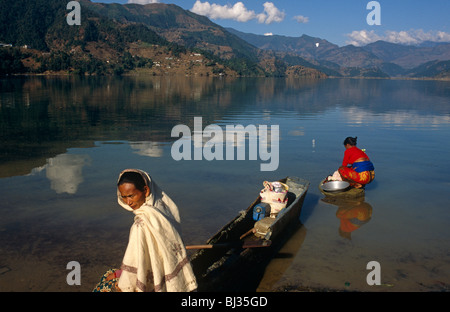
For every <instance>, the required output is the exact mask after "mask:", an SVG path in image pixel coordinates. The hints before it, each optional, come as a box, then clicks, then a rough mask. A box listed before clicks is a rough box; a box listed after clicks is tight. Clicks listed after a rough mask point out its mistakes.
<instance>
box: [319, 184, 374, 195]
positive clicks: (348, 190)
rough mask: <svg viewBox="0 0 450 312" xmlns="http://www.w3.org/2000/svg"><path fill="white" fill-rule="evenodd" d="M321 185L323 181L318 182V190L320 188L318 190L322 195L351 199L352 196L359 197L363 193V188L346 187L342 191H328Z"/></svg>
mask: <svg viewBox="0 0 450 312" xmlns="http://www.w3.org/2000/svg"><path fill="white" fill-rule="evenodd" d="M323 185H324V183H323V181H322V182H320V184H319V190H320V192H321V193H322V194H323V195H325V196H327V197H336V198H344V199H345V198H348V199H352V198H360V197H363V196H364V195H365V191H364V188H354V187H350V188H346V189H344V190H342V191H334V192H328V191H326V190H324V188H323Z"/></svg>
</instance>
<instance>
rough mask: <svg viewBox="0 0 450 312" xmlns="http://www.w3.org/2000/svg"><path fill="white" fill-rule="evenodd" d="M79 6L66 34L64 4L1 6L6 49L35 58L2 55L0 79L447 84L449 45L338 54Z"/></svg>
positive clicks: (21, 1)
mask: <svg viewBox="0 0 450 312" xmlns="http://www.w3.org/2000/svg"><path fill="white" fill-rule="evenodd" d="M79 2H80V4H81V8H82V9H81V12H82V14H81V26H69V25H68V24H67V22H66V15H67V13H68V12H69V11H68V10H67V9H66V5H67V1H66V0H46V1H44V0H36V1H26V0H1V1H0V43H3V44H11V45H13V46H14V47H17V46H25V45H26V46H28V47H31V49H27V50H24V49H19V50H18V49H15V50H12V49H11V48H9V49H7V48H2V49H0V58H1V59H2V60H3V61H2V65H1V67H0V74H1V73H2V72H3V73H17V72H48V71H56V72H57V71H58V70H59V71H61V70H62V71H69V72H79V73H87V74H110V73H119V74H121V73H124V72H133V71H144V72H147V73H152V74H154V75H163V74H185V75H235V76H302V77H316V78H317V77H327V76H328V77H330V76H332V77H333V76H334V77H383V78H387V77H414V78H449V77H450V43H441V44H438V43H427V44H426V45H423V46H404V45H400V44H393V43H388V42H384V41H378V42H375V43H372V44H369V45H366V46H363V47H355V46H353V45H347V46H343V47H339V46H337V45H335V44H333V43H331V42H329V41H327V40H325V39H321V38H314V37H310V36H307V35H303V36H301V37H286V36H278V35H274V36H262V35H255V34H248V33H243V32H240V31H237V30H235V29H231V28H224V27H221V26H220V25H217V24H215V23H214V22H212V21H211V20H209V19H208V18H207V17H205V16H201V15H197V14H195V13H193V12H190V11H188V10H184V9H182V8H181V7H179V6H176V5H174V4H163V3H155V4H147V5H138V4H124V5H121V4H115V3H112V4H105V3H94V2H91V1H89V0H80V1H79ZM5 49H6V50H5ZM18 60H20V62H18Z"/></svg>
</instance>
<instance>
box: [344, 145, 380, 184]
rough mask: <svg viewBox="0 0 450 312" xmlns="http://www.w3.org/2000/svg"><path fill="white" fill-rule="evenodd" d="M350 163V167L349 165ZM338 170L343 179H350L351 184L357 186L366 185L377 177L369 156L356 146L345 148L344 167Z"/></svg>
mask: <svg viewBox="0 0 450 312" xmlns="http://www.w3.org/2000/svg"><path fill="white" fill-rule="evenodd" d="M349 165H350V167H348V166H349ZM365 169H368V170H365ZM338 170H339V173H340V175H341V177H342V180H344V181H348V182H350V185H352V186H356V187H361V186H363V185H366V184H368V183H370V182H372V181H373V179H374V178H375V170H374V168H373V165H372V163H371V161H370V159H369V156H367V154H366V153H364V152H363V151H362V150H360V149H359V148H357V147H356V146H352V147H350V148H348V149H346V150H345V153H344V159H343V160H342V167H340V168H339V169H338ZM358 184H359V185H358Z"/></svg>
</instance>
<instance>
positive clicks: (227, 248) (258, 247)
mask: <svg viewBox="0 0 450 312" xmlns="http://www.w3.org/2000/svg"><path fill="white" fill-rule="evenodd" d="M280 182H283V183H285V184H287V185H288V187H289V192H288V193H287V197H288V204H287V206H286V208H284V209H283V210H281V211H280V212H279V213H278V216H277V217H276V219H274V220H275V221H274V222H273V223H272V225H271V226H270V227H269V231H268V232H267V234H266V235H265V237H262V238H258V237H257V236H255V235H254V234H253V233H252V232H250V231H249V230H252V229H253V227H254V225H255V221H254V220H253V207H254V206H255V205H257V204H259V203H260V201H261V198H260V197H259V196H258V198H257V199H256V200H255V201H254V202H253V203H252V204H251V205H250V206H249V207H248V208H247V209H246V210H245V211H242V212H241V213H240V214H239V215H238V216H237V217H235V218H234V219H233V220H232V221H230V222H229V223H228V224H226V225H225V226H224V227H223V228H222V229H221V230H220V231H219V232H217V234H215V235H213V236H212V237H211V238H210V239H209V240H208V241H207V245H208V247H212V248H203V249H200V250H198V251H197V252H196V253H195V254H194V255H193V256H192V257H191V264H192V267H193V269H194V273H195V275H196V277H197V282H198V290H199V291H238V290H241V291H245V290H250V289H253V290H254V289H255V287H256V286H257V284H256V285H255V284H253V283H255V280H256V279H258V278H261V274H262V272H261V268H263V267H264V266H265V265H266V264H267V263H268V262H269V261H270V258H271V256H272V255H273V254H274V253H275V252H276V251H277V249H278V248H279V247H281V245H282V244H283V242H284V241H285V240H286V238H287V237H286V236H288V234H291V231H290V229H291V228H292V225H298V223H299V217H300V212H301V208H302V205H303V201H304V199H305V196H306V192H307V190H308V187H309V182H308V181H306V180H303V179H301V178H296V177H288V178H286V179H283V180H281V181H280ZM249 233H250V234H249ZM244 234H248V235H247V236H245V237H244V238H242V237H243V235H244ZM215 246H217V248H215ZM247 246H250V248H245V247H247Z"/></svg>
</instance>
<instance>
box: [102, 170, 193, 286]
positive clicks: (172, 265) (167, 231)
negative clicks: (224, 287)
mask: <svg viewBox="0 0 450 312" xmlns="http://www.w3.org/2000/svg"><path fill="white" fill-rule="evenodd" d="M125 173H127V175H129V174H128V173H138V174H139V175H140V176H141V177H142V178H143V180H144V182H145V186H143V187H142V186H137V185H136V183H132V182H130V180H129V179H128V180H127V179H123V177H124V174H125ZM127 175H125V176H127ZM139 188H140V189H141V190H139ZM117 197H118V202H119V204H120V205H121V206H122V207H123V208H125V209H126V210H128V211H132V212H133V213H134V214H135V217H134V223H133V225H132V227H131V230H130V238H129V242H128V246H127V249H126V252H125V255H124V257H123V260H122V265H121V270H117V271H115V272H112V273H111V274H109V275H110V276H109V277H108V278H107V279H106V280H109V279H111V278H113V279H115V280H116V281H117V279H118V283H117V287H118V288H119V290H120V291H139V292H141V291H156V292H165V291H167V292H187V291H193V290H195V289H196V288H197V282H196V279H195V276H194V274H193V271H192V267H191V264H190V262H189V259H188V256H187V253H186V248H185V246H184V244H183V241H182V239H181V237H180V234H179V227H180V215H179V212H178V208H177V206H176V205H175V203H174V202H173V201H172V200H171V199H170V197H169V196H167V195H166V194H165V193H164V192H163V191H162V190H161V189H160V188H159V187H158V185H157V184H156V183H155V182H154V181H153V180H152V179H151V178H150V176H149V175H148V174H147V173H146V172H144V171H141V170H137V169H127V170H124V171H122V172H121V173H120V176H119V180H118V188H117ZM94 291H95V289H94ZM99 291H101V290H99Z"/></svg>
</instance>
